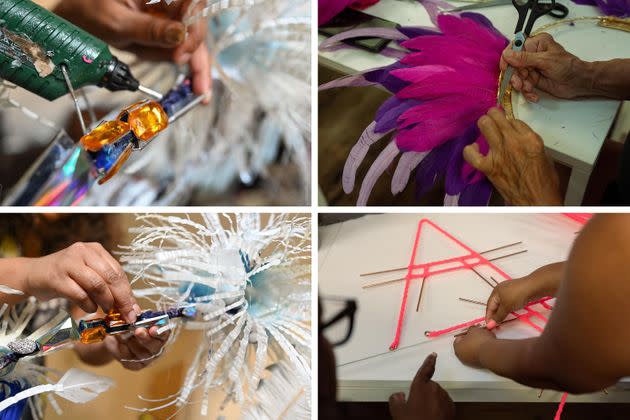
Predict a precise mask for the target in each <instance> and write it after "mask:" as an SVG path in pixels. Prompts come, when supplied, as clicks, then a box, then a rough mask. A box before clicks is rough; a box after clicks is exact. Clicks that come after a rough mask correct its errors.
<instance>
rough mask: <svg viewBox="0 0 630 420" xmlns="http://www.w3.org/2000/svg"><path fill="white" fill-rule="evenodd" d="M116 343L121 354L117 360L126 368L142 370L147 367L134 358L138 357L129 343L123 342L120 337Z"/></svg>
mask: <svg viewBox="0 0 630 420" xmlns="http://www.w3.org/2000/svg"><path fill="white" fill-rule="evenodd" d="M116 345H117V347H118V355H119V356H120V357H119V358H118V359H117V360H118V361H119V362H120V364H121V365H123V366H124V367H125V369H129V370H140V369H143V368H144V367H145V364H144V363H142V362H137V361H135V360H134V359H136V358H137V357H136V356H135V355H134V354H133V352H132V351H131V349H130V348H129V346H128V343H126V342H122V341H121V340H120V339H118V340H117V341H116Z"/></svg>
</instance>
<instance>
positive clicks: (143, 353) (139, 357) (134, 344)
mask: <svg viewBox="0 0 630 420" xmlns="http://www.w3.org/2000/svg"><path fill="white" fill-rule="evenodd" d="M145 332H146V331H145ZM125 344H126V345H127V348H129V350H130V351H131V353H133V357H131V359H132V360H133V361H134V362H139V363H143V364H147V363H148V360H146V359H149V358H151V356H153V353H152V352H151V351H149V349H147V348H146V347H145V345H144V343H141V342H140V340H138V338H137V337H136V336H135V335H133V336H131V337H130V338H128V339H127V341H126V343H125Z"/></svg>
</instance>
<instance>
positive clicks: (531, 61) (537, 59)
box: [502, 49, 544, 68]
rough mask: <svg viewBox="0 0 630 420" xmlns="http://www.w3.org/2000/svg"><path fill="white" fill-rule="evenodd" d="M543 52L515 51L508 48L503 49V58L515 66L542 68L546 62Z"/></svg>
mask: <svg viewBox="0 0 630 420" xmlns="http://www.w3.org/2000/svg"><path fill="white" fill-rule="evenodd" d="M541 55H542V53H539V52H529V51H525V50H523V51H514V50H511V49H507V50H504V51H503V54H502V57H503V59H504V60H505V61H506V62H507V63H508V64H510V65H511V66H513V67H517V68H520V67H534V68H541V67H542V66H543V63H544V59H543V57H541Z"/></svg>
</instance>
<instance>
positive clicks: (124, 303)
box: [90, 243, 141, 323]
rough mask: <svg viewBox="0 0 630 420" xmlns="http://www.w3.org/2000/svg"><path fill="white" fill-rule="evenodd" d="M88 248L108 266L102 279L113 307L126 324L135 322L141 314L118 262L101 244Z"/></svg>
mask: <svg viewBox="0 0 630 420" xmlns="http://www.w3.org/2000/svg"><path fill="white" fill-rule="evenodd" d="M90 246H91V247H92V249H94V250H95V251H96V252H97V253H98V255H99V256H101V257H102V258H103V259H104V260H105V261H106V262H107V264H108V266H109V269H108V270H107V271H106V272H105V273H103V278H104V279H105V282H106V283H107V285H108V286H109V290H110V291H111V294H112V296H113V299H114V305H115V306H116V308H118V310H119V311H120V313H121V314H122V315H123V317H124V318H125V320H126V321H127V322H129V323H134V322H136V319H137V316H138V315H140V313H141V311H140V306H138V304H137V303H136V299H135V298H134V297H133V292H132V291H131V286H130V285H129V280H127V275H126V274H125V272H124V270H123V269H122V267H121V266H120V264H119V263H118V261H116V259H115V258H114V257H112V256H111V254H110V253H109V252H107V251H106V250H105V248H103V246H102V245H101V244H98V243H94V244H90Z"/></svg>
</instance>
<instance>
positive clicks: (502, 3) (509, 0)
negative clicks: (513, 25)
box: [448, 0, 569, 19]
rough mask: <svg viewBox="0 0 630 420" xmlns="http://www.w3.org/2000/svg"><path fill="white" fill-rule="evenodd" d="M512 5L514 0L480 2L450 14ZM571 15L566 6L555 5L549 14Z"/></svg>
mask: <svg viewBox="0 0 630 420" xmlns="http://www.w3.org/2000/svg"><path fill="white" fill-rule="evenodd" d="M510 3H512V0H487V1H478V2H474V3H473V4H467V5H465V6H459V7H456V8H454V9H449V10H448V11H449V12H463V11H466V10H475V9H483V8H485V7H494V6H505V5H508V4H510ZM568 15H569V8H568V7H567V6H565V5H564V4H560V3H554V5H553V7H552V8H551V11H550V12H549V16H552V17H555V18H556V19H564V18H565V17H567V16H568Z"/></svg>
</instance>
